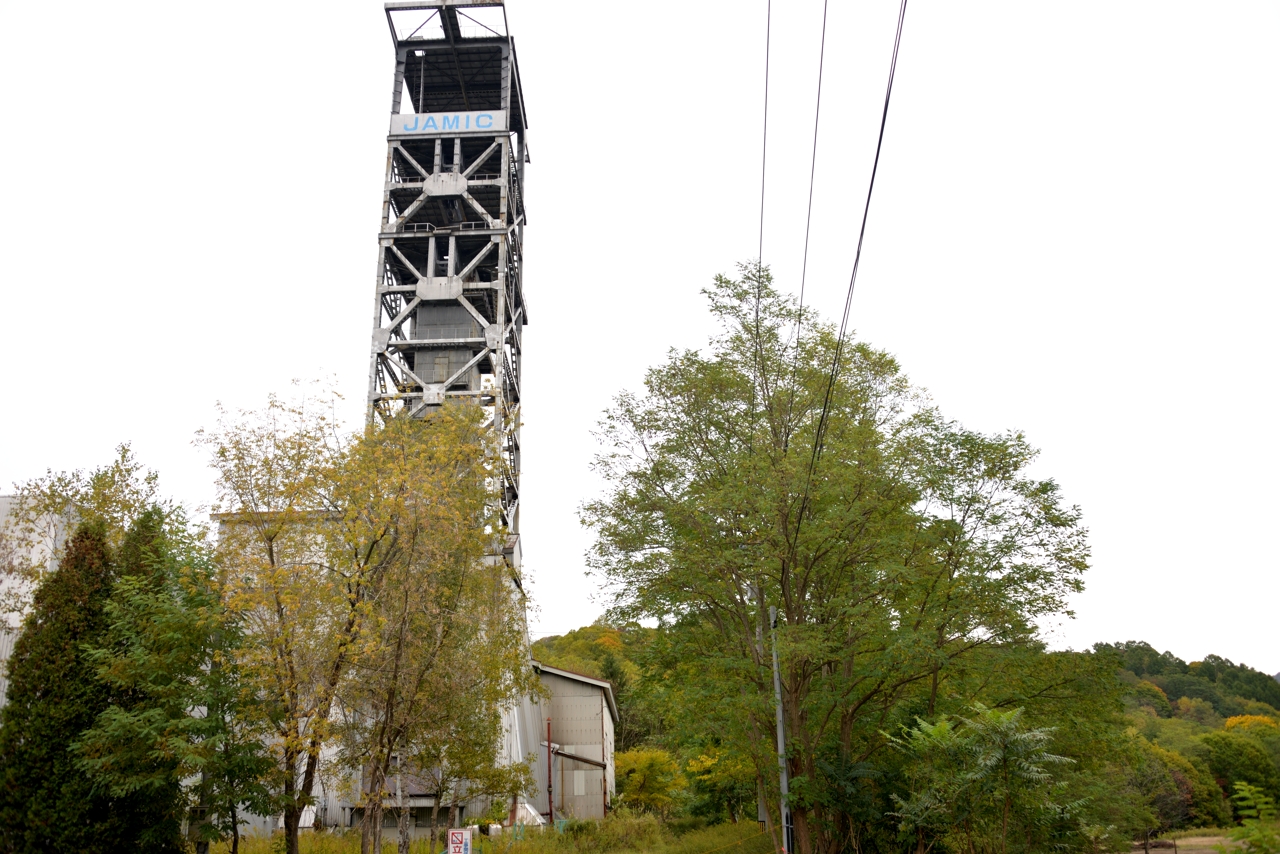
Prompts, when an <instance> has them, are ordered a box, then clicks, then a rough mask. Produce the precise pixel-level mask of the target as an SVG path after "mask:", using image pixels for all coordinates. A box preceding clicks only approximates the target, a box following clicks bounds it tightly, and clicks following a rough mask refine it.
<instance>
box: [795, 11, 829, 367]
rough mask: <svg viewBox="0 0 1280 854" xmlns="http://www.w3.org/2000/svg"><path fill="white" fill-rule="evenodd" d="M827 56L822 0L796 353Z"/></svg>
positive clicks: (802, 309)
mask: <svg viewBox="0 0 1280 854" xmlns="http://www.w3.org/2000/svg"><path fill="white" fill-rule="evenodd" d="M826 56H827V0H822V41H821V44H820V46H819V47H818V98H817V100H816V102H815V103H814V106H813V153H812V154H810V155H809V207H808V209H807V210H806V211H805V215H804V260H803V261H802V262H801V264H800V314H799V315H797V316H796V331H795V338H796V355H797V358H798V357H799V350H800V325H801V323H802V321H803V319H804V283H805V278H806V276H807V275H808V273H809V225H810V223H811V222H812V221H813V178H814V175H815V174H816V172H817V168H818V117H819V116H820V115H821V114H822V64H823V62H824V61H825V60H826Z"/></svg>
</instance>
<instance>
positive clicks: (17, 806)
mask: <svg viewBox="0 0 1280 854" xmlns="http://www.w3.org/2000/svg"><path fill="white" fill-rule="evenodd" d="M114 578H115V567H114V565H113V561H112V559H111V555H110V550H109V548H108V545H107V536H106V531H105V528H104V527H103V526H102V525H101V524H100V523H97V522H89V523H85V524H82V525H81V526H80V527H79V528H78V529H77V531H76V533H75V535H74V536H73V537H72V538H71V541H70V542H69V543H68V545H67V548H66V551H65V553H64V555H63V556H62V561H61V564H60V566H59V567H58V569H57V570H56V571H54V572H53V573H52V574H50V575H49V576H48V577H47V578H46V579H45V580H44V582H43V583H42V584H41V585H40V587H39V589H38V590H37V591H36V593H35V596H34V600H33V607H32V610H31V612H30V613H29V614H28V616H27V618H26V620H25V621H24V623H23V629H22V634H21V635H20V636H19V638H18V641H17V643H16V644H15V645H14V652H13V657H12V658H11V659H10V662H9V702H8V704H7V705H6V706H5V708H4V709H3V710H0V851H2V852H5V854H25V853H26V852H47V851H76V852H83V854H96V852H104V854H105V852H114V851H148V852H162V851H169V850H176V831H177V823H176V821H174V822H172V824H171V825H170V826H169V827H168V828H166V827H164V826H163V825H165V824H166V822H165V821H164V820H163V819H161V820H159V821H157V818H156V813H157V811H158V812H159V813H160V814H161V815H162V816H163V814H164V812H165V811H164V808H163V807H160V808H159V809H158V810H157V808H156V807H155V806H154V805H153V804H152V803H150V802H149V800H148V799H144V798H141V797H136V798H124V799H121V798H112V797H111V796H110V795H109V794H108V793H106V792H105V791H104V790H103V788H102V787H101V786H97V785H96V784H95V781H94V780H93V778H91V777H90V776H89V775H87V774H85V772H84V771H83V770H81V769H80V768H79V767H78V766H77V759H78V756H77V752H76V750H75V747H74V745H75V742H76V741H77V739H78V738H79V737H80V735H81V734H82V733H83V732H84V731H85V730H86V729H88V728H89V727H91V726H92V725H93V723H94V720H95V719H96V717H97V716H98V715H99V714H100V713H101V712H102V711H103V710H104V709H106V708H107V707H108V706H110V705H111V704H112V702H113V697H112V696H111V691H110V689H109V688H108V687H107V686H106V684H105V683H103V682H102V681H100V680H99V679H98V678H97V674H96V671H95V668H94V667H93V665H92V664H91V662H89V661H88V659H87V657H86V656H85V654H84V648H85V647H86V646H88V645H97V644H98V643H99V642H100V641H101V639H102V637H103V633H104V631H105V628H106V617H105V613H104V608H103V606H104V605H105V603H106V601H107V598H108V597H109V596H110V594H111V589H112V584H113V581H114ZM170 838H171V839H172V840H173V842H172V843H171V842H170V841H169V839H170Z"/></svg>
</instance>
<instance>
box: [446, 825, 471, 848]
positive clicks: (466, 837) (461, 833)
mask: <svg viewBox="0 0 1280 854" xmlns="http://www.w3.org/2000/svg"><path fill="white" fill-rule="evenodd" d="M447 854H471V831H470V830H465V829H464V830H453V829H450V831H449V851H448V852H447Z"/></svg>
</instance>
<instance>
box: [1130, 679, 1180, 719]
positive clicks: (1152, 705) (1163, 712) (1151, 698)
mask: <svg viewBox="0 0 1280 854" xmlns="http://www.w3.org/2000/svg"><path fill="white" fill-rule="evenodd" d="M1130 696H1131V697H1133V699H1134V701H1135V702H1137V704H1138V705H1140V706H1146V707H1147V708H1149V709H1151V710H1152V711H1153V712H1155V713H1156V714H1157V715H1159V716H1160V717H1162V718H1167V717H1169V716H1170V715H1172V714H1173V708H1172V706H1170V704H1169V698H1168V697H1167V696H1165V693H1164V692H1163V691H1161V690H1160V688H1159V687H1158V686H1156V685H1155V684H1153V683H1151V682H1148V681H1146V680H1145V679H1143V680H1142V681H1140V682H1139V683H1138V684H1136V685H1134V686H1133V690H1132V691H1131V692H1130Z"/></svg>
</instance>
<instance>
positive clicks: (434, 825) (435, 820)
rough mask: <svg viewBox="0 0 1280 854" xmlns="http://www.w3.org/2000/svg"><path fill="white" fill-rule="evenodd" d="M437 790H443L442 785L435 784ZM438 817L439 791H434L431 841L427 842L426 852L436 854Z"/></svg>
mask: <svg viewBox="0 0 1280 854" xmlns="http://www.w3.org/2000/svg"><path fill="white" fill-rule="evenodd" d="M436 788H437V789H438V790H443V789H444V786H437V787H436ZM439 818H440V791H437V792H436V796H435V797H434V798H432V799H431V841H430V842H428V843H427V854H436V833H437V832H438V831H437V830H436V828H437V826H438V822H439Z"/></svg>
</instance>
